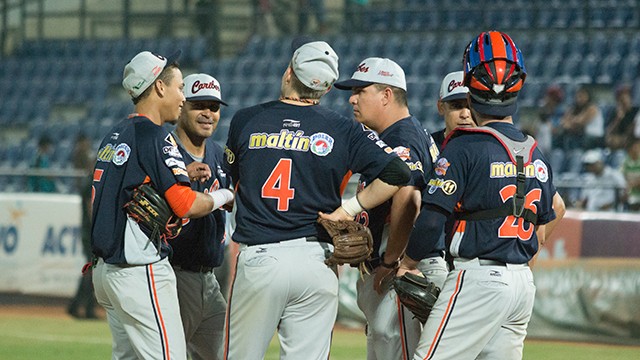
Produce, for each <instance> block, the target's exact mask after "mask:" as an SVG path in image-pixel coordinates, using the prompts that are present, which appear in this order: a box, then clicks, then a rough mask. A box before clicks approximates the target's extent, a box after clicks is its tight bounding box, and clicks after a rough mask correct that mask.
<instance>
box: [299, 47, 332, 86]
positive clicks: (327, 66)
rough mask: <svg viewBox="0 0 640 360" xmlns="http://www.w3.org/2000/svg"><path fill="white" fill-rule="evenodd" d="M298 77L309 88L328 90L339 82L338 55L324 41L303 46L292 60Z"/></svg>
mask: <svg viewBox="0 0 640 360" xmlns="http://www.w3.org/2000/svg"><path fill="white" fill-rule="evenodd" d="M291 67H292V68H293V73H294V74H296V77H298V79H299V80H300V81H301V82H302V83H303V84H304V85H305V86H307V87H308V88H310V89H313V90H327V89H328V88H330V87H331V85H333V83H334V82H335V81H336V80H338V76H339V75H340V74H339V73H338V55H336V52H335V51H334V50H333V49H332V48H331V46H329V44H327V43H326V42H324V41H312V42H309V43H306V44H303V45H301V46H300V47H299V48H298V49H297V50H296V51H295V52H294V53H293V58H292V59H291Z"/></svg>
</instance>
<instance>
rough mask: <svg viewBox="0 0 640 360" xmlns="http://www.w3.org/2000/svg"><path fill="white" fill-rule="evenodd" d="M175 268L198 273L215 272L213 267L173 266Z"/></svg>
mask: <svg viewBox="0 0 640 360" xmlns="http://www.w3.org/2000/svg"><path fill="white" fill-rule="evenodd" d="M172 265H173V264H172ZM173 268H174V269H177V270H184V271H191V272H196V273H210V272H212V271H213V267H212V266H202V265H173Z"/></svg>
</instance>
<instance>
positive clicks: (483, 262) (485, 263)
mask: <svg viewBox="0 0 640 360" xmlns="http://www.w3.org/2000/svg"><path fill="white" fill-rule="evenodd" d="M478 263H480V265H482V266H507V263H505V262H502V261H498V260H489V259H478Z"/></svg>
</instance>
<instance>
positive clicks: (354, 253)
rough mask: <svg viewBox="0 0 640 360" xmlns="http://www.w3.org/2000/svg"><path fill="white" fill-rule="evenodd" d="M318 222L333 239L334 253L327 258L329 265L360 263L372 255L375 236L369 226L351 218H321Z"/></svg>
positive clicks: (326, 261)
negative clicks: (332, 219)
mask: <svg viewBox="0 0 640 360" xmlns="http://www.w3.org/2000/svg"><path fill="white" fill-rule="evenodd" d="M318 222H319V223H320V225H322V227H324V228H325V230H327V233H328V234H329V236H330V237H331V239H332V241H333V248H334V249H333V254H332V255H331V257H330V258H328V259H327V260H325V263H326V264H327V265H329V266H332V265H336V264H338V265H342V264H351V265H358V264H360V263H362V262H363V261H365V260H366V259H367V258H368V257H369V255H371V252H372V251H373V238H372V237H371V231H370V230H369V228H368V227H366V226H364V225H362V224H360V223H359V222H356V221H349V220H340V221H331V220H326V219H320V220H318Z"/></svg>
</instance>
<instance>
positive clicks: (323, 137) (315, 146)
mask: <svg viewBox="0 0 640 360" xmlns="http://www.w3.org/2000/svg"><path fill="white" fill-rule="evenodd" d="M309 140H310V142H311V144H310V146H311V147H310V150H311V152H312V153H314V154H316V155H318V156H327V155H328V154H329V153H330V152H331V150H333V142H334V140H333V138H332V137H331V136H330V135H328V134H325V133H323V132H319V133H315V134H313V135H311V137H310V139H309Z"/></svg>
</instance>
